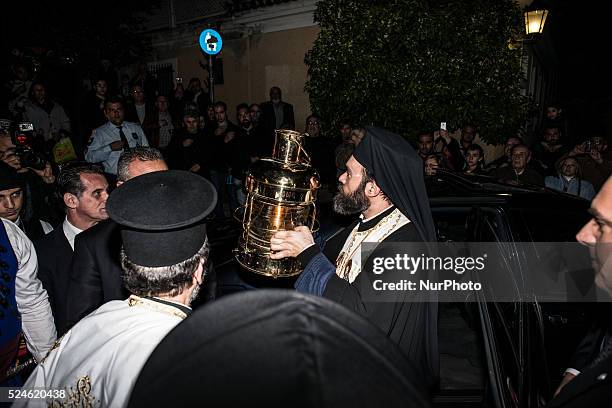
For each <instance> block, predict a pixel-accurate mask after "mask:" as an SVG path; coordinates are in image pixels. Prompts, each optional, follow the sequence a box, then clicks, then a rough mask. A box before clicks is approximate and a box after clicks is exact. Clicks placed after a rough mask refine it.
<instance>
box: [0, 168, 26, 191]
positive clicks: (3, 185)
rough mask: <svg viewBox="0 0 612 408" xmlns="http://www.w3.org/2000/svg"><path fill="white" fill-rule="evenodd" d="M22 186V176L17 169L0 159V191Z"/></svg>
mask: <svg viewBox="0 0 612 408" xmlns="http://www.w3.org/2000/svg"><path fill="white" fill-rule="evenodd" d="M23 186H24V180H23V177H22V176H21V175H20V174H19V173H17V170H15V169H14V168H12V167H11V166H9V165H8V164H6V163H5V162H3V161H0V191H3V190H11V189H13V188H18V187H21V188H23Z"/></svg>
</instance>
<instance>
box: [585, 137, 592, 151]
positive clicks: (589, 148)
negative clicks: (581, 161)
mask: <svg viewBox="0 0 612 408" xmlns="http://www.w3.org/2000/svg"><path fill="white" fill-rule="evenodd" d="M591 149H592V143H591V141H590V140H587V141H586V142H584V151H585V152H587V153H590V152H591Z"/></svg>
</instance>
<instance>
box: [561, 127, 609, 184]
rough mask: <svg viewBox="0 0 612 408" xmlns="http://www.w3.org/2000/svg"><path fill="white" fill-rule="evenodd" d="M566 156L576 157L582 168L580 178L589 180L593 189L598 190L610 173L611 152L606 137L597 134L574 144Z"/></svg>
mask: <svg viewBox="0 0 612 408" xmlns="http://www.w3.org/2000/svg"><path fill="white" fill-rule="evenodd" d="M568 156H570V157H574V158H575V159H576V161H577V162H578V165H579V166H580V168H581V169H582V178H583V179H584V180H587V181H588V182H590V183H591V184H592V185H593V187H594V188H595V191H599V189H600V188H601V186H603V184H604V183H605V182H606V180H607V179H608V177H609V176H610V175H611V174H612V156H611V152H610V151H609V150H608V143H607V141H606V139H605V138H604V137H603V136H601V135H599V134H595V135H593V136H591V137H589V138H588V139H587V140H585V141H584V142H583V143H581V144H579V145H576V147H574V148H573V149H572V150H571V151H570V152H569V154H568Z"/></svg>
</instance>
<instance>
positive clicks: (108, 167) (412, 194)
mask: <svg viewBox="0 0 612 408" xmlns="http://www.w3.org/2000/svg"><path fill="white" fill-rule="evenodd" d="M18 68H19V69H18ZM93 84H94V86H93V89H92V91H91V93H89V94H88V95H87V96H86V97H85V99H84V100H83V101H82V103H81V107H80V109H79V115H78V117H72V118H70V117H69V116H68V115H67V114H66V112H65V111H64V109H63V108H62V106H61V105H60V104H58V103H57V102H55V101H53V100H52V99H51V98H50V97H49V95H48V94H47V90H46V89H47V88H46V85H45V84H44V83H42V82H40V81H38V80H30V79H29V78H28V74H27V70H25V69H21V68H20V67H16V69H15V79H13V80H12V82H10V84H9V85H10V86H9V87H8V88H9V89H10V91H11V98H10V100H9V101H7V103H6V111H5V113H3V117H2V118H1V120H0V217H2V218H3V220H2V223H0V227H1V228H2V230H1V231H0V247H1V249H2V250H1V251H0V256H1V257H2V268H3V270H5V272H6V273H5V274H4V275H3V279H4V281H5V282H6V283H3V286H2V290H1V291H2V294H3V296H4V297H3V303H2V305H1V306H2V307H3V308H4V309H3V314H2V315H1V318H2V320H3V321H2V325H3V326H2V327H3V329H2V332H1V333H0V341H1V343H0V352H1V354H0V355H2V364H1V367H0V384H2V385H6V386H10V385H15V386H21V385H23V384H24V382H25V386H26V387H30V388H32V387H44V388H47V389H64V390H66V391H67V393H68V394H64V395H63V396H62V397H57V398H58V399H59V400H62V399H65V398H68V399H79V400H82V401H87V402H88V403H91V404H92V405H100V404H101V405H102V406H126V405H127V403H128V401H129V398H130V393H131V391H132V388H133V387H134V384H135V383H136V380H137V377H138V373H139V372H140V369H141V368H142V367H143V366H145V363H146V361H147V359H148V358H149V356H150V355H151V353H153V349H154V348H155V347H156V346H157V345H158V344H159V343H160V342H162V339H163V338H164V337H165V336H166V335H167V334H168V332H170V330H172V329H173V328H174V327H175V326H177V325H180V324H182V323H181V322H182V321H183V319H185V318H187V317H188V316H189V315H191V314H192V310H191V305H192V303H193V302H194V299H196V297H197V296H198V293H199V296H200V297H201V296H204V297H205V298H207V299H209V298H210V299H212V298H214V293H215V274H214V267H213V266H212V265H211V264H210V262H208V258H209V251H210V245H209V240H208V236H207V230H206V223H211V222H218V223H220V224H223V223H225V222H227V220H228V219H229V218H230V217H231V216H232V214H233V213H234V211H235V210H236V209H238V208H239V207H240V206H242V205H243V204H244V203H245V200H246V194H245V186H244V184H245V176H246V174H247V171H248V168H249V166H250V165H251V164H252V163H253V162H255V161H257V160H258V159H259V158H261V157H265V156H270V154H271V152H272V150H273V146H274V130H275V129H295V127H296V121H295V117H294V111H293V107H292V105H291V104H290V103H287V102H285V101H283V98H282V90H281V89H280V88H278V87H272V88H271V89H270V92H269V97H270V98H269V101H266V102H262V103H246V102H245V103H241V104H239V105H238V106H236V118H235V121H232V120H231V119H230V118H229V116H228V106H227V104H226V103H225V102H223V101H216V102H214V103H211V101H210V96H209V94H208V92H207V89H206V87H205V86H202V82H201V81H200V80H199V79H198V78H193V79H191V80H190V81H189V83H188V85H187V88H186V89H184V88H183V85H182V83H180V82H179V83H177V84H176V87H175V89H174V90H173V92H172V94H171V95H164V94H162V93H160V92H158V91H157V90H156V89H155V87H154V86H151V83H149V82H147V79H146V74H145V73H142V72H141V73H139V74H138V75H136V76H135V78H133V80H132V81H130V80H129V77H128V78H125V77H122V78H121V81H120V82H119V81H116V83H113V81H109V79H108V78H99V79H98V80H97V81H95V82H94V83H93ZM560 114H561V109H560V108H559V107H558V106H557V105H556V104H552V105H551V106H549V107H548V109H547V118H546V120H545V121H544V128H543V130H542V133H541V135H542V137H541V140H538V141H537V143H535V144H534V145H531V146H528V145H527V144H526V143H525V142H524V140H523V139H522V138H521V137H520V136H518V135H511V136H509V137H507V139H506V143H505V146H504V154H503V155H502V156H501V157H485V150H486V149H485V146H482V145H480V144H478V143H476V142H475V140H476V137H477V133H478V132H477V130H478V129H477V127H476V125H474V124H466V125H464V126H463V127H462V128H461V129H460V131H459V132H458V133H459V134H458V137H457V138H455V136H453V135H452V134H451V133H450V132H449V131H448V130H447V129H446V126H445V125H444V126H440V128H438V129H437V130H435V131H433V132H428V131H427V132H422V133H420V134H418V135H417V137H416V142H415V143H414V145H411V144H410V143H409V142H408V141H407V140H406V139H404V138H402V137H400V136H398V135H396V134H393V133H391V132H388V131H386V130H383V129H378V128H373V127H367V128H366V127H363V126H361V125H359V124H355V123H351V121H350V120H348V119H347V120H341V121H339V123H338V124H337V126H335V127H334V129H327V131H325V130H324V129H323V127H324V124H323V123H322V121H321V119H320V118H318V117H317V116H316V115H309V116H308V117H307V118H306V121H305V123H306V126H305V129H303V132H304V133H307V134H308V137H307V138H306V139H305V140H306V142H305V143H306V146H304V148H305V150H306V151H307V152H308V155H309V157H310V159H311V163H312V165H313V166H314V167H315V168H316V169H317V170H318V171H319V173H320V176H321V182H322V185H323V189H322V190H327V191H328V192H329V193H330V198H329V201H330V202H332V203H333V209H334V211H335V212H337V213H339V214H342V215H348V216H353V215H360V218H356V219H355V220H354V222H352V223H351V224H350V225H349V226H348V227H346V228H345V229H343V230H342V231H341V232H340V233H338V234H337V235H335V236H334V237H332V238H331V239H329V240H328V241H327V243H326V244H325V246H324V247H319V246H318V245H317V244H316V243H315V238H314V237H313V235H312V232H311V231H310V230H309V229H308V228H306V227H298V228H296V230H294V231H280V232H278V233H276V234H275V235H274V236H273V237H272V238H271V241H270V249H271V251H272V255H271V257H272V258H273V259H280V258H283V257H296V258H297V259H298V260H299V261H300V263H301V264H302V266H304V272H303V273H302V274H301V275H300V277H299V278H298V280H297V281H296V282H295V289H296V290H297V291H298V292H301V293H305V294H310V295H317V296H321V297H326V298H328V299H331V300H333V301H334V302H335V303H339V304H342V305H343V306H345V307H346V309H348V310H352V311H353V312H356V313H357V314H359V315H362V316H364V317H365V318H366V319H367V321H368V322H369V323H371V324H373V325H375V326H377V327H378V328H379V329H382V330H383V332H384V333H385V334H386V338H387V339H385V341H387V340H390V342H391V343H389V344H393V346H392V347H398V348H399V350H401V352H402V353H403V354H402V355H403V356H405V357H406V358H407V361H409V364H410V365H411V366H412V367H413V368H414V371H413V372H412V374H411V375H415V373H417V374H416V377H417V378H419V381H420V382H421V383H422V386H419V387H421V388H419V387H416V388H411V392H416V391H415V389H417V391H418V394H419V395H426V392H424V391H423V390H426V389H428V387H432V386H434V385H435V384H436V381H437V378H438V376H439V362H438V350H437V329H436V327H437V313H438V312H437V304H436V302H435V301H433V302H432V301H418V302H416V301H407V300H406V299H405V298H398V299H395V300H394V301H392V302H371V301H367V300H365V299H364V298H363V297H362V293H361V292H360V290H359V288H360V287H361V285H362V284H363V281H365V280H367V279H371V278H372V277H371V265H370V263H369V262H370V260H369V259H361V251H360V250H359V248H360V245H361V244H362V243H363V242H375V243H381V242H407V241H420V242H434V241H436V231H435V226H434V222H433V218H432V216H431V210H430V208H429V201H428V199H427V191H426V183H427V180H429V179H431V178H435V177H436V176H437V175H438V174H439V173H441V172H443V171H452V172H455V173H463V174H465V177H468V178H469V177H472V176H490V177H492V178H494V179H497V180H499V181H501V182H504V183H509V184H512V185H525V186H539V187H543V186H546V187H549V188H552V189H556V190H559V191H563V192H565V193H568V194H574V195H577V196H580V197H583V198H585V199H587V200H592V199H593V198H594V197H595V196H596V195H597V194H598V192H599V194H600V195H599V196H598V197H600V199H599V201H595V203H596V204H597V205H598V206H601V205H602V202H603V198H601V197H604V196H603V195H606V194H607V195H610V186H609V184H610V181H609V180H610V179H609V177H610V175H611V174H612V156H611V155H610V152H609V151H608V146H607V142H606V139H605V137H603V136H602V135H590V136H588V137H587V138H586V139H585V140H584V141H583V142H581V143H580V144H577V145H574V146H569V145H568V142H567V140H568V139H567V138H566V137H565V135H564V132H565V128H566V127H565V125H564V123H563V121H562V119H561V117H560ZM299 131H302V129H299ZM443 169H444V170H443ZM338 181H339V183H340V187H339V189H337V182H338ZM606 186H607V187H606ZM602 194H603V195H602ZM607 195H606V196H605V197H607ZM332 196H333V198H331V197H332ZM320 198H321V199H325V194H322V195H321V196H320ZM606 203H607V201H606ZM607 209H608V207H607V206H605V208H603V209H598V211H599V213H598V214H605V213H606V211H607ZM598 214H596V216H599V215H598ZM592 222H593V221H591V223H592ZM589 225H591V224H589ZM588 232H589V229H588V228H587V227H585V230H583V232H582V233H581V234H582V235H580V237H581V238H579V239H580V240H581V242H583V243H585V244H587V245H593V242H594V241H598V240H600V239H601V236H600V235H601V234H600V235H597V236H595V235H594V234H593V233H591V235H589V237H588V239H587V238H585V236H586V233H588ZM32 242H33V243H34V244H32ZM5 299H6V300H5ZM327 307H329V306H327ZM8 311H12V312H11V313H9V312H8ZM377 333H378V332H377ZM373 336H374V337H375V336H376V335H373ZM383 337H384V336H383ZM378 341H379V340H376V341H374V340H373V342H375V343H376V342H378ZM351 344H352V343H351ZM377 344H378V343H377ZM26 350H29V352H30V353H31V355H32V356H33V357H34V360H27V359H25V358H24V356H27V355H28V354H27V353H26ZM402 358H403V357H402ZM125 361H129V368H126V367H127V366H126V364H124V362H125ZM36 363H38V364H37V365H36V368H34V371H33V372H32V374H31V375H29V377H28V376H27V375H26V373H28V374H29V372H30V371H31V370H32V369H33V367H34V365H35V364H36ZM394 364H398V363H397V361H396V362H395V363H394ZM401 364H403V363H401ZM406 381H407V384H408V383H411V382H412V381H414V379H410V380H409V381H408V380H406ZM332 383H335V382H334V381H333V380H332ZM330 384H331V383H330ZM323 386H324V385H323ZM54 398H56V397H54ZM368 398H373V397H372V396H369V397H368ZM419 398H420V397H419ZM38 402H40V403H41V404H42V402H41V401H38ZM38 402H35V401H26V400H22V401H19V403H18V404H17V405H18V406H19V404H22V405H35V404H36V403H38Z"/></svg>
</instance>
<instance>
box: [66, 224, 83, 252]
mask: <svg viewBox="0 0 612 408" xmlns="http://www.w3.org/2000/svg"><path fill="white" fill-rule="evenodd" d="M62 229H63V230H64V235H65V236H66V239H67V240H68V243H69V244H70V247H71V248H72V250H73V251H74V238H75V237H76V236H77V234H80V233H81V232H83V230H82V229H78V228H77V227H75V226H74V225H72V224H71V223H70V221H68V217H66V218H64V223H63V224H62Z"/></svg>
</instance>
